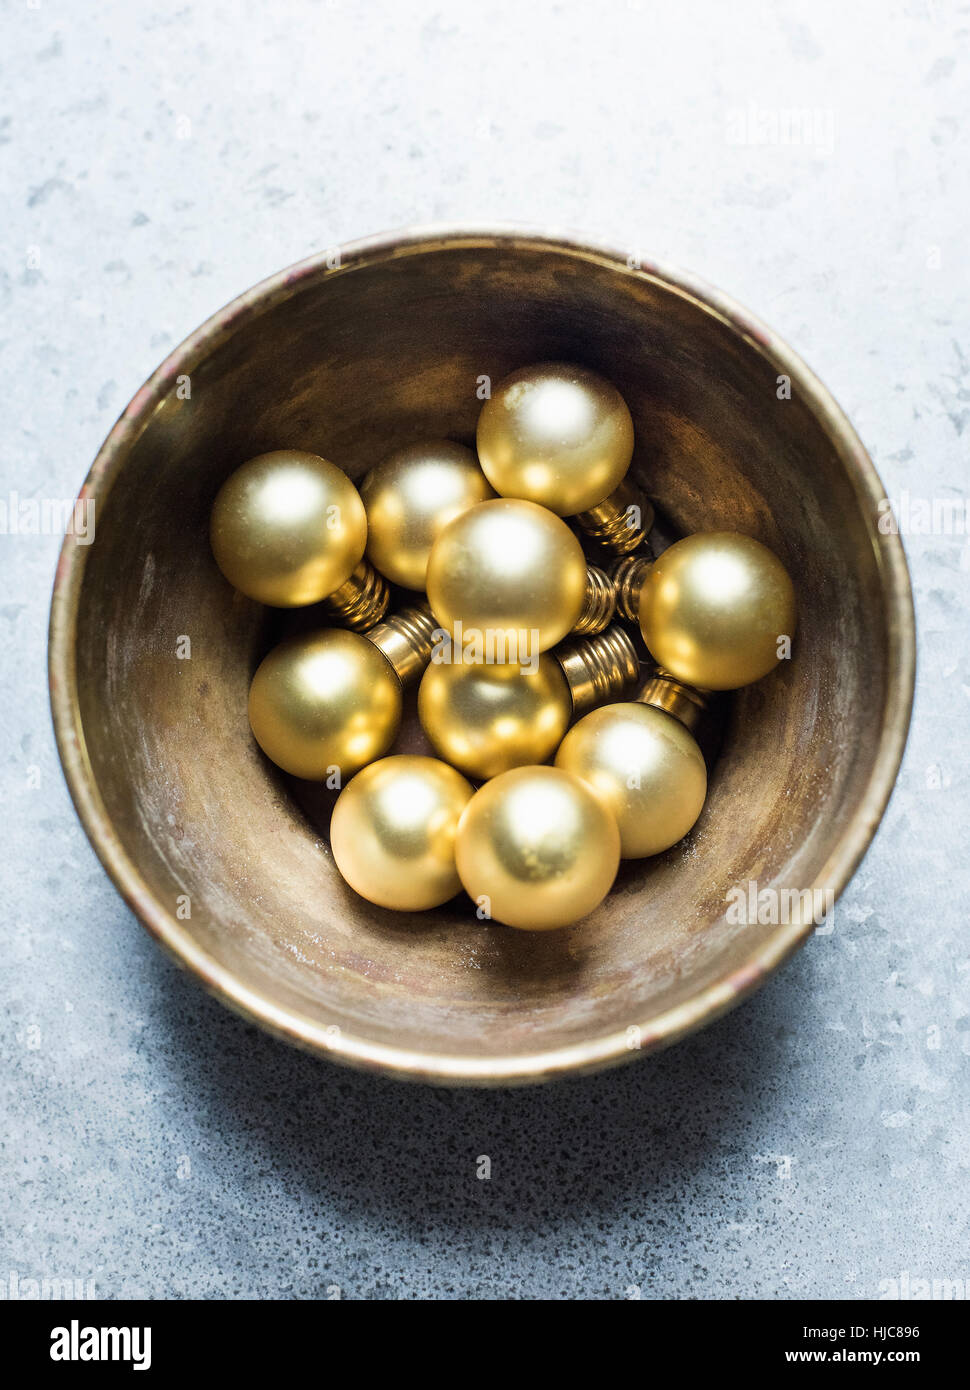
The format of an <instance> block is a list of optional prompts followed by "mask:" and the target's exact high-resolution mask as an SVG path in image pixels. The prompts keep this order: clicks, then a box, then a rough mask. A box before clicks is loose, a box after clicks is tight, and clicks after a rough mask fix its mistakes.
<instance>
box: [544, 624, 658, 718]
mask: <svg viewBox="0 0 970 1390" xmlns="http://www.w3.org/2000/svg"><path fill="white" fill-rule="evenodd" d="M553 656H554V657H555V658H556V660H557V661H558V662H559V665H560V666H561V667H562V669H563V673H564V675H565V677H566V683H567V685H568V686H569V693H570V695H571V696H572V701H573V712H574V714H576V715H580V714H586V713H587V712H588V711H589V710H591V709H594V708H595V707H596V706H597V705H605V704H608V703H610V701H612V700H618V699H619V698H620V697H621V696H622V695H623V693H624V692H625V691H626V690H627V688H628V687H629V686H631V685H632V684H633V683H634V682H635V681H636V679H637V677H638V676H639V674H640V663H639V661H638V660H637V654H636V651H635V649H634V646H633V643H632V642H631V641H630V638H629V637H628V636H627V634H626V633H625V632H624V631H623V629H622V628H621V627H620V626H618V624H616V623H614V624H613V625H612V627H608V628H607V629H606V631H605V632H601V633H599V634H598V635H597V636H596V637H589V638H585V639H583V640H580V641H574V640H570V641H567V642H563V643H562V644H561V645H560V646H558V647H557V648H556V649H555V651H554V652H553Z"/></svg>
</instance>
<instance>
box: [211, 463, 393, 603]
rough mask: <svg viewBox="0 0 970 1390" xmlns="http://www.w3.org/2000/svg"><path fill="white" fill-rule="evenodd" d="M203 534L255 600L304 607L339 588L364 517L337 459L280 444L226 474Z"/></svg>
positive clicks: (356, 553)
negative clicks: (268, 452) (206, 529)
mask: <svg viewBox="0 0 970 1390" xmlns="http://www.w3.org/2000/svg"><path fill="white" fill-rule="evenodd" d="M209 535H210V539H211V542H212V553H213V554H214V555H215V557H216V564H217V565H218V566H219V568H220V569H221V570H222V572H223V574H224V575H225V576H226V578H227V579H228V580H229V583H230V584H234V585H235V587H236V588H237V589H239V590H241V592H242V593H244V594H246V595H247V597H249V598H254V599H256V600H257V601H258V602H259V603H269V604H272V605H273V606H274V607H276V608H302V607H303V606H304V605H305V604H308V603H319V601H320V600H321V599H324V598H326V597H327V596H328V595H329V594H332V593H333V592H334V590H335V589H339V588H340V586H341V584H343V583H344V581H345V580H346V579H349V578H350V576H351V574H352V573H353V571H354V570H355V569H356V567H357V565H359V564H360V561H361V559H362V557H363V554H364V546H365V545H366V544H367V516H366V513H365V512H364V504H363V502H362V501H361V500H360V495H359V493H358V492H357V489H356V488H355V487H354V485H353V483H352V482H351V481H350V479H349V478H348V477H347V475H346V473H344V472H343V471H342V470H341V469H339V468H338V467H337V466H336V464H333V463H329V462H328V461H327V459H323V458H319V457H318V456H317V455H316V454H306V453H301V452H300V451H299V450H297V449H278V450H276V451H275V453H272V454H260V455H259V456H258V457H257V458H252V459H250V460H249V462H248V463H244V464H243V465H242V467H241V468H237V469H236V471H235V473H231V474H230V475H229V477H228V478H227V479H226V481H225V482H224V483H223V485H222V487H221V488H220V489H219V492H218V494H217V496H216V500H215V503H214V504H213V508H212V519H211V522H210V527H209Z"/></svg>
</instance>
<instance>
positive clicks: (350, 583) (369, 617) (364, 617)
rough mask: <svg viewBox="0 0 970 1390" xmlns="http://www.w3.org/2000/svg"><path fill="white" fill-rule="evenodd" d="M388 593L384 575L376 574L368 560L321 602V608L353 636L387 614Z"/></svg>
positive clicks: (370, 626) (361, 563)
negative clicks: (327, 611)
mask: <svg viewBox="0 0 970 1390" xmlns="http://www.w3.org/2000/svg"><path fill="white" fill-rule="evenodd" d="M390 597H391V592H390V590H389V589H388V587H387V581H386V580H385V579H384V577H383V575H380V574H378V572H377V570H376V569H375V568H374V566H373V565H371V564H369V563H368V561H367V560H361V562H360V564H359V565H358V566H357V568H356V569H355V570H354V572H353V574H352V575H351V576H350V578H349V579H347V580H345V581H344V583H343V584H341V586H340V588H339V589H335V590H334V592H333V593H332V594H330V596H329V597H328V598H326V599H324V604H325V605H326V607H327V608H328V609H329V610H330V612H331V613H333V615H334V617H335V618H337V619H338V620H339V622H340V625H341V627H349V628H350V629H351V631H353V632H366V631H367V630H368V629H369V628H372V627H374V626H375V625H376V624H377V623H379V622H380V621H381V619H382V618H383V616H384V614H385V613H386V612H387V605H388V601H389V600H390Z"/></svg>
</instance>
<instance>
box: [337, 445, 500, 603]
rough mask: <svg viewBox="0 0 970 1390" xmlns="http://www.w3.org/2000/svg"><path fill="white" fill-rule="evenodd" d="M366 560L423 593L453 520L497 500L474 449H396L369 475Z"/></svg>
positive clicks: (365, 498) (366, 486) (364, 495)
mask: <svg viewBox="0 0 970 1390" xmlns="http://www.w3.org/2000/svg"><path fill="white" fill-rule="evenodd" d="M360 493H361V497H362V499H363V502H364V507H365V508H366V511H367V527H368V530H367V558H368V559H369V560H370V562H371V564H372V565H374V566H375V567H376V568H377V569H378V570H380V572H381V574H383V575H386V577H387V578H388V579H390V580H392V581H393V582H394V583H395V584H401V585H403V586H404V588H407V589H423V588H424V587H425V580H426V576H427V570H428V556H429V555H430V554H431V547H432V545H433V544H434V542H435V541H436V540H437V539H438V536H439V535H440V534H441V532H442V530H443V529H444V528H445V526H447V524H448V522H449V521H452V520H454V518H455V517H456V516H460V515H461V513H462V512H465V511H467V510H468V508H469V507H474V506H475V505H476V504H477V503H479V502H485V501H488V499H489V498H492V497H494V496H495V493H494V492H493V491H492V489H491V487H490V486H489V482H488V479H487V478H486V477H485V474H484V473H483V472H482V470H481V468H479V466H478V460H477V458H476V457H475V455H474V454H473V453H472V451H471V449H466V448H465V446H464V445H463V444H456V443H454V441H453V440H450V439H426V440H422V441H420V442H419V443H417V444H408V445H406V446H405V447H404V448H403V449H396V450H395V451H394V453H392V454H389V455H388V457H387V458H386V459H384V461H383V462H382V463H379V464H378V465H377V467H376V468H372V469H371V471H370V472H369V473H368V474H367V476H366V478H365V479H364V481H363V483H362V484H361V489H360Z"/></svg>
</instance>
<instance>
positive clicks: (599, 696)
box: [418, 627, 639, 781]
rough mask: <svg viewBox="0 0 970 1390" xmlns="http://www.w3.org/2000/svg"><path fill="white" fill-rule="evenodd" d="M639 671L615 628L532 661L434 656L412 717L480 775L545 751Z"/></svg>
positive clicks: (451, 757)
mask: <svg viewBox="0 0 970 1390" xmlns="http://www.w3.org/2000/svg"><path fill="white" fill-rule="evenodd" d="M638 670H639V665H638V662H637V657H636V652H635V651H634V648H633V644H632V643H631V641H630V639H629V637H628V636H627V635H626V633H625V632H624V631H623V630H622V628H619V627H614V628H611V629H609V631H608V632H605V633H601V634H600V635H599V636H597V637H590V638H584V639H581V640H574V641H570V642H568V643H564V644H563V645H562V646H560V647H558V648H556V650H555V651H553V652H543V653H542V655H541V656H540V657H539V659H538V661H537V662H536V664H535V665H534V666H533V667H531V668H530V667H520V666H512V665H507V664H503V665H495V664H488V663H486V662H462V661H454V662H443V661H442V662H438V661H432V662H431V664H430V665H429V666H428V668H427V669H426V671H425V673H424V675H423V676H422V678H421V685H420V686H419V688H418V716H419V718H420V720H421V724H422V726H423V728H424V731H425V733H426V734H427V736H428V738H429V739H430V741H431V743H432V745H433V746H434V748H435V751H436V752H438V753H440V754H441V756H442V757H443V758H446V759H447V760H448V762H450V763H453V764H454V765H455V767H457V768H460V769H461V771H462V772H464V773H465V774H466V775H467V776H469V777H472V778H474V779H475V780H476V781H485V780H487V779H488V778H490V777H496V776H498V774H499V773H502V772H507V771H508V770H509V769H510V768H513V767H522V766H525V765H526V764H528V763H543V762H545V761H546V760H547V759H548V758H551V757H552V755H553V753H555V751H556V749H557V748H558V746H559V744H560V742H561V740H562V736H563V734H564V733H565V732H566V729H567V728H568V727H569V721H570V720H571V719H572V718H573V715H574V713H576V712H577V711H580V712H581V711H582V710H585V709H591V708H592V707H593V705H594V704H596V703H599V702H600V701H603V700H610V699H613V700H615V699H616V698H617V697H618V696H619V695H621V694H622V693H623V691H624V689H625V688H626V687H627V686H628V685H632V684H633V682H634V681H635V680H636V678H637V674H638Z"/></svg>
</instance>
